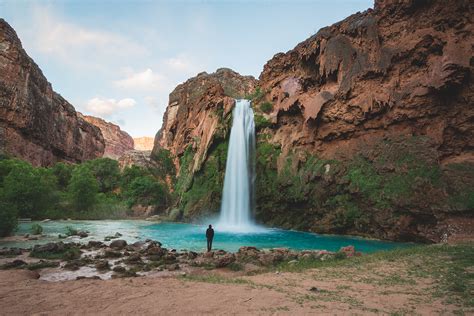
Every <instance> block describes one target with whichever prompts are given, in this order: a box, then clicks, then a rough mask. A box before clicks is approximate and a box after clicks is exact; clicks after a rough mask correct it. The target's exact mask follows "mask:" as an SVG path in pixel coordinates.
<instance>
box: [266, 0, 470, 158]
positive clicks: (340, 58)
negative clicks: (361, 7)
mask: <svg viewBox="0 0 474 316" xmlns="http://www.w3.org/2000/svg"><path fill="white" fill-rule="evenodd" d="M472 9H473V5H472V2H469V1H449V4H447V3H446V2H445V1H403V2H402V3H400V1H376V2H375V9H374V10H370V9H369V10H368V11H366V12H363V13H357V14H354V15H352V16H350V17H348V18H347V19H345V20H344V21H342V22H340V23H337V24H334V25H332V26H330V27H326V28H323V29H321V30H320V31H319V32H318V33H317V34H316V35H314V36H312V37H311V38H309V39H307V40H306V41H304V42H302V43H300V44H299V45H298V46H296V47H295V48H294V49H293V50H291V51H289V52H287V53H285V54H282V53H280V54H277V55H275V56H274V57H273V58H272V59H271V60H270V61H269V62H268V63H267V64H266V65H265V67H264V70H263V72H262V74H261V76H260V84H261V86H262V88H263V89H264V90H265V91H268V94H267V96H266V98H267V100H268V101H270V102H272V103H273V111H272V112H271V113H270V115H269V116H270V118H271V120H272V122H274V123H276V124H277V126H278V127H279V128H278V129H277V130H276V132H275V134H276V135H274V137H275V139H278V140H280V143H281V144H282V150H283V152H285V153H286V152H288V151H289V150H290V149H294V148H295V147H296V148H301V149H305V150H310V151H311V152H314V153H316V154H318V155H320V156H321V157H331V158H333V157H334V156H336V155H344V156H352V155H353V153H354V152H357V151H358V150H359V149H360V147H361V146H364V145H365V144H372V143H374V142H378V141H380V140H382V139H384V138H386V137H390V136H391V135H397V136H398V135H426V136H428V137H430V138H431V140H432V141H433V146H434V147H435V148H436V149H437V150H438V152H439V156H440V157H439V158H440V159H441V160H446V159H450V158H452V157H454V156H459V155H466V156H470V157H471V158H472V148H473V147H474V138H473V136H474V129H473V126H472V118H473V115H474V109H473V107H472V101H473V96H474V92H473V89H472V79H471V78H472V76H471V74H472V45H473V36H472V32H473V25H472V21H471V17H472V15H471V14H472ZM289 121H296V122H297V123H296V124H295V125H292V124H287V123H289ZM283 125H286V126H283Z"/></svg>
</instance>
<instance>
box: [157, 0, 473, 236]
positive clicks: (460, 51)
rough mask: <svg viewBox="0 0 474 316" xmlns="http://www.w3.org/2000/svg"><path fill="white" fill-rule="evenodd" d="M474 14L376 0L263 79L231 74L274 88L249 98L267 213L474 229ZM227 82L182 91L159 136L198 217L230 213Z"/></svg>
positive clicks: (340, 227) (354, 225) (436, 229)
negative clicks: (222, 206) (224, 196)
mask: <svg viewBox="0 0 474 316" xmlns="http://www.w3.org/2000/svg"><path fill="white" fill-rule="evenodd" d="M473 13H474V4H473V3H472V1H467V0H464V1H462V0H460V1H455V0H451V1H441V0H439V1H416V0H388V1H376V2H375V5H374V9H369V10H367V11H365V12H362V13H356V14H354V15H352V16H350V17H348V18H346V19H344V20H343V21H341V22H339V23H336V24H334V25H332V26H329V27H326V28H323V29H321V30H320V31H319V32H318V33H317V34H315V35H314V36H312V37H310V38H309V39H307V40H305V41H303V42H301V43H300V44H298V45H297V46H296V47H295V48H294V49H292V50H290V51H288V52H287V53H279V54H276V55H275V56H274V57H273V58H272V59H271V60H270V61H268V62H267V64H266V65H265V66H264V69H263V72H262V74H261V75H260V78H259V82H258V83H257V82H255V81H254V80H251V81H246V82H247V83H249V84H245V82H242V81H239V80H234V81H231V82H228V83H229V85H228V86H227V90H238V89H241V88H242V87H249V88H254V87H256V86H257V85H258V86H259V87H260V90H257V93H253V94H252V95H251V96H249V98H251V99H252V101H253V107H254V111H255V112H256V115H255V120H256V127H257V129H258V140H257V141H258V143H257V169H256V170H257V180H256V181H257V183H256V185H257V190H256V198H257V210H256V217H257V219H258V220H259V221H260V222H263V223H266V224H268V225H272V226H280V227H287V228H293V229H300V230H309V231H315V232H325V233H339V234H340V233H348V234H359V235H366V236H374V237H378V238H384V239H392V240H419V241H440V240H446V238H448V237H449V238H451V237H450V236H455V235H456V234H458V235H462V234H463V230H464V229H465V227H466V225H463V224H462V223H469V222H471V220H470V218H472V216H473V209H474V191H473V189H472V188H473V187H474V107H473V104H474V102H473V101H474V89H473V66H474V58H473V54H472V51H473V47H474V40H473V31H474V30H473V23H472V16H474V15H473ZM218 73H219V71H218ZM202 76H204V77H202ZM216 77H217V78H216ZM218 77H219V76H216V74H213V75H207V74H204V75H201V76H197V77H195V78H192V79H190V80H189V81H188V82H186V83H184V84H182V85H180V86H178V87H177V88H176V89H175V91H173V93H171V95H170V102H169V105H168V108H167V111H166V114H165V118H164V123H163V127H162V129H161V130H160V132H159V133H158V134H157V137H156V138H155V148H154V153H158V151H159V150H160V149H161V148H164V149H168V150H170V151H171V154H172V156H174V157H175V161H176V165H177V166H178V176H177V181H176V185H175V188H176V191H177V193H178V196H179V198H178V201H177V207H179V208H180V209H181V210H182V211H183V212H184V213H183V214H184V218H185V219H188V220H192V219H193V218H194V217H195V216H200V215H203V214H206V213H209V212H216V211H218V210H219V202H220V192H221V190H222V179H223V175H222V173H223V172H224V167H223V164H224V163H225V154H226V153H225V150H226V142H227V130H228V129H229V127H230V122H231V119H230V116H229V115H228V114H229V113H230V110H231V108H232V106H233V102H232V99H230V98H229V97H228V96H229V94H226V93H225V90H226V88H225V87H222V86H221V85H220V82H219V80H218ZM230 88H232V89H230ZM251 90H253V89H249V91H248V92H250V91H251ZM463 227H464V228H463ZM471 235H472V232H471Z"/></svg>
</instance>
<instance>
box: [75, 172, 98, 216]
mask: <svg viewBox="0 0 474 316" xmlns="http://www.w3.org/2000/svg"><path fill="white" fill-rule="evenodd" d="M98 191H99V184H98V183H97V180H96V178H95V177H94V176H93V175H92V172H91V171H90V170H89V168H88V167H87V166H85V165H79V166H77V167H76V168H75V169H74V171H73V173H72V177H71V181H70V183H69V187H68V192H69V195H70V198H71V202H72V205H73V207H74V209H75V210H76V211H87V210H90V209H91V208H92V206H94V205H95V204H96V203H97V193H98Z"/></svg>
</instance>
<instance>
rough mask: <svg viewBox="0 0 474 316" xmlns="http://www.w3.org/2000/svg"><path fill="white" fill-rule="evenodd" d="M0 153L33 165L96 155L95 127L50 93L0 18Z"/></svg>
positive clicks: (100, 148) (98, 137)
mask: <svg viewBox="0 0 474 316" xmlns="http://www.w3.org/2000/svg"><path fill="white" fill-rule="evenodd" d="M0 151H3V152H5V153H7V154H11V155H13V156H16V157H19V158H22V159H25V160H28V161H30V162H31V163H33V164H34V165H37V166H48V165H51V164H54V163H55V162H57V161H69V162H81V161H84V160H88V159H93V158H96V157H100V156H102V153H103V152H104V139H103V137H102V133H101V132H100V130H99V129H98V128H96V127H95V126H93V125H91V124H89V123H87V122H86V121H85V120H83V119H82V118H80V117H78V115H77V113H76V111H75V109H74V107H73V106H72V105H71V104H69V103H68V102H67V101H66V100H64V99H63V98H62V97H61V96H60V95H59V94H57V93H56V92H54V91H53V89H52V87H51V84H50V83H49V82H48V81H47V80H46V78H45V77H44V75H43V73H42V72H41V70H40V69H39V67H38V66H37V65H36V64H35V62H34V61H33V60H32V59H31V58H30V57H29V56H28V55H27V54H26V52H25V51H24V49H23V48H22V45H21V42H20V40H19V39H18V36H17V35H16V32H15V31H14V30H13V28H11V27H10V25H8V23H6V22H5V20H3V19H0Z"/></svg>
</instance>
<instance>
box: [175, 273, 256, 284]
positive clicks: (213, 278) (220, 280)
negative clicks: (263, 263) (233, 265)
mask: <svg viewBox="0 0 474 316" xmlns="http://www.w3.org/2000/svg"><path fill="white" fill-rule="evenodd" d="M180 278H181V279H182V280H185V281H193V282H206V283H213V284H246V285H254V283H253V282H252V281H249V280H245V279H242V278H226V277H223V276H220V275H216V274H208V275H185V276H182V277H180Z"/></svg>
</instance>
